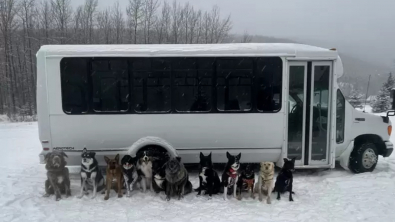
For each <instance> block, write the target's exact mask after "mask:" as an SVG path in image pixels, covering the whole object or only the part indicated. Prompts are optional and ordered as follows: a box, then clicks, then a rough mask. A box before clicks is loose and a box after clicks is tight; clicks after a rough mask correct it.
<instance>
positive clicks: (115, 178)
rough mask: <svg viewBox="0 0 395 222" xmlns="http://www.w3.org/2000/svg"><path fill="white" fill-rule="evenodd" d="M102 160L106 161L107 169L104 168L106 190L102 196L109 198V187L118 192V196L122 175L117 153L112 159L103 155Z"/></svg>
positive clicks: (120, 190) (120, 192)
mask: <svg viewBox="0 0 395 222" xmlns="http://www.w3.org/2000/svg"><path fill="white" fill-rule="evenodd" d="M104 160H105V161H106V163H107V169H106V186H107V189H106V191H107V192H106V195H105V196H104V200H108V198H110V190H111V188H114V190H115V191H116V192H118V197H122V184H123V176H122V168H121V165H119V154H117V155H116V156H115V158H114V159H110V158H108V157H106V156H105V157H104ZM114 185H117V186H114Z"/></svg>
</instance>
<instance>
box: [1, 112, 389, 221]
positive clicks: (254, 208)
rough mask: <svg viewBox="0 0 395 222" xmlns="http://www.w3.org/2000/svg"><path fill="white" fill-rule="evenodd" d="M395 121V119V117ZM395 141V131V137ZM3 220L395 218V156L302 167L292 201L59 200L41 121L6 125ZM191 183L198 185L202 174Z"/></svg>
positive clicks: (219, 198)
mask: <svg viewBox="0 0 395 222" xmlns="http://www.w3.org/2000/svg"><path fill="white" fill-rule="evenodd" d="M392 122H395V118H392ZM392 141H393V142H395V135H394V134H393V136H392ZM0 149H1V152H2V155H1V156H2V160H1V161H0V195H1V196H0V221H48V222H56V221H73V222H76V221H95V222H97V221H182V222H185V221H190V222H194V221H216V222H222V221H224V222H225V221H226V222H228V221H251V222H252V221H281V222H291V221H314V222H320V221H348V222H352V221H382V222H386V221H395V212H394V210H393V209H395V199H394V196H395V181H394V177H395V155H393V156H392V157H389V158H386V159H384V158H380V159H379V163H378V165H377V168H376V170H375V171H374V172H373V173H365V174H360V175H354V174H351V173H350V172H348V171H345V170H343V169H341V168H336V169H334V170H326V171H320V172H319V171H304V172H300V171H299V172H297V173H296V175H295V179H294V190H295V192H296V195H294V200H295V201H294V202H289V201H288V200H287V198H286V196H283V198H282V199H281V201H277V200H276V199H275V196H274V194H273V200H272V205H267V204H265V203H261V202H259V201H258V200H252V199H243V200H242V201H237V200H235V199H230V200H229V201H227V202H225V201H223V199H222V196H215V197H214V198H213V199H212V200H207V199H206V198H198V197H196V196H195V193H194V194H189V195H187V196H186V197H185V199H183V200H181V201H177V200H171V201H170V202H166V201H164V200H163V198H162V196H160V195H155V194H152V193H149V194H142V193H140V192H139V191H134V192H133V195H132V197H131V198H126V197H123V198H121V199H118V198H116V195H115V193H114V192H113V193H111V196H110V199H109V200H108V201H104V200H103V195H98V196H97V198H96V199H93V200H91V199H90V198H89V197H84V198H83V199H78V198H76V194H77V193H78V191H79V180H78V178H77V177H74V179H73V181H72V195H73V196H72V197H71V198H68V199H65V198H64V197H63V199H62V200H61V201H59V202H55V200H54V198H53V197H51V198H43V197H42V195H43V194H44V180H45V178H46V176H45V170H44V168H43V166H41V165H38V156H37V155H38V153H39V152H40V143H39V140H38V132H37V124H36V123H0ZM192 183H193V185H194V187H197V184H198V180H197V177H196V174H192Z"/></svg>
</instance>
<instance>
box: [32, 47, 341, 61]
mask: <svg viewBox="0 0 395 222" xmlns="http://www.w3.org/2000/svg"><path fill="white" fill-rule="evenodd" d="M41 52H43V53H45V56H49V57H70V56H81V57H85V56H90V57H94V56H98V57H99V56H100V57H103V56H119V57H126V56H128V57H188V56H191V57H192V56H197V57H201V56H209V57H216V56H225V57H226V56H287V57H296V58H311V57H319V58H325V59H337V58H338V53H337V51H336V50H330V49H325V48H320V47H315V46H310V45H303V44H293V43H229V44H161V45H158V44H151V45H141V44H138V45H132V44H131V45H44V46H42V47H41V48H40V50H39V52H38V53H41Z"/></svg>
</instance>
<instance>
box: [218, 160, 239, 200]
mask: <svg viewBox="0 0 395 222" xmlns="http://www.w3.org/2000/svg"><path fill="white" fill-rule="evenodd" d="M226 157H227V158H228V163H227V164H226V166H225V170H224V173H223V174H222V185H223V186H224V199H225V200H227V199H228V188H229V189H231V188H233V197H234V198H236V190H237V181H238V180H239V169H240V158H241V153H239V155H237V156H232V155H230V153H229V152H226Z"/></svg>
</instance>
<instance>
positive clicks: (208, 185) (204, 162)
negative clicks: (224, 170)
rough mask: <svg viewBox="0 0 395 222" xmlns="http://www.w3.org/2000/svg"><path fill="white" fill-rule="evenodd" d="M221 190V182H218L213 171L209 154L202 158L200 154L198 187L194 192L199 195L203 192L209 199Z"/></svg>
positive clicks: (216, 174)
mask: <svg viewBox="0 0 395 222" xmlns="http://www.w3.org/2000/svg"><path fill="white" fill-rule="evenodd" d="M220 189H221V181H220V180H219V176H218V173H217V172H215V170H214V169H213V163H212V161H211V153H210V154H209V155H208V156H204V155H203V153H200V170H199V187H198V188H197V189H196V190H195V191H197V192H198V194H197V195H200V194H201V192H202V191H203V192H204V194H208V195H209V198H211V196H212V194H217V193H219V191H220Z"/></svg>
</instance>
